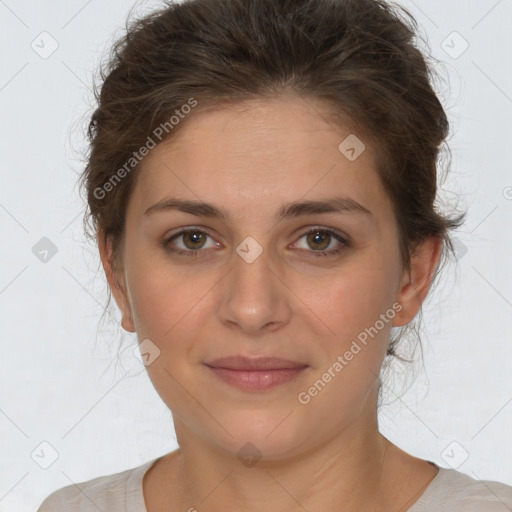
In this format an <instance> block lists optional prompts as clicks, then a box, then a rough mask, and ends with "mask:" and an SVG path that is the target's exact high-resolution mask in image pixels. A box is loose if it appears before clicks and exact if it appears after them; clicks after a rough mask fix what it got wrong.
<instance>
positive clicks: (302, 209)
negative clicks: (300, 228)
mask: <svg viewBox="0 0 512 512" xmlns="http://www.w3.org/2000/svg"><path fill="white" fill-rule="evenodd" d="M171 210H178V211H180V212H184V213H190V214H192V215H196V216H198V217H209V218H217V219H221V220H224V221H228V220H229V218H230V215H229V212H228V211H227V210H226V209H224V208H222V207H218V206H215V205H214V204H211V203H205V202H203V201H193V200H188V199H177V198H174V197H170V198H165V199H162V200H161V201H159V202H158V203H156V204H154V205H153V206H150V207H149V208H148V209H147V210H146V211H145V212H144V215H150V214H152V213H156V212H167V211H171ZM321 213H363V214H366V215H372V212H371V211H370V210H368V209H367V208H365V207H364V206H363V205H362V204H360V203H358V202H357V201H355V200H354V199H350V198H348V197H340V196H337V197H331V198H329V199H324V200H321V201H319V200H317V201H310V200H304V201H295V202H293V203H288V204H285V205H282V206H281V209H280V210H279V211H278V213H277V214H276V216H275V219H274V220H275V222H279V221H281V220H283V219H289V218H294V217H300V216H303V215H311V214H321Z"/></svg>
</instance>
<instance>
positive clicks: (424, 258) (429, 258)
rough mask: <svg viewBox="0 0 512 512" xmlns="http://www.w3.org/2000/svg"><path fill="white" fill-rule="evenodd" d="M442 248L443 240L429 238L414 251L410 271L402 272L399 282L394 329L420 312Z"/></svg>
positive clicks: (406, 322)
mask: <svg viewBox="0 0 512 512" xmlns="http://www.w3.org/2000/svg"><path fill="white" fill-rule="evenodd" d="M442 247H443V240H442V239H441V238H439V237H434V236H431V237H428V238H426V239H425V240H424V241H423V242H421V243H420V244H419V245H418V246H417V247H416V248H415V249H414V251H413V254H412V255H411V265H410V269H409V270H404V272H403V275H402V277H401V280H400V286H399V290H398V297H397V301H398V302H399V303H400V304H401V305H402V309H401V310H400V311H399V312H398V313H397V314H396V316H395V318H394V321H393V326H394V327H402V326H403V325H406V324H408V323H409V322H410V321H411V320H412V319H413V318H414V317H415V316H416V314H417V313H418V311H419V310H420V308H421V305H422V304H423V301H424V300H425V297H426V296H427V293H428V291H429V290H430V286H431V284H432V279H433V278H434V274H435V272H436V270H437V267H438V265H439V261H440V258H441V251H442Z"/></svg>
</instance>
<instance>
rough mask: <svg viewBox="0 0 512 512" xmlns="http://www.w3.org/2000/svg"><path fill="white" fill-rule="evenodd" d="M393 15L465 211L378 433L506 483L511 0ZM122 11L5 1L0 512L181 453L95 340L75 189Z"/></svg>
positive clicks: (123, 5) (511, 279)
mask: <svg viewBox="0 0 512 512" xmlns="http://www.w3.org/2000/svg"><path fill="white" fill-rule="evenodd" d="M401 3H402V4H403V5H405V6H406V7H408V8H410V10H411V12H412V13H413V14H414V15H415V16H416V18H417V20H418V22H419V24H420V27H421V31H422V33H424V34H426V37H427V38H428V41H429V44H430V46H431V49H432V53H433V55H434V56H435V57H436V58H438V59H440V60H442V61H443V62H444V64H443V66H442V68H440V71H441V72H442V73H443V74H444V76H445V77H447V78H448V79H449V84H450V88H451V92H450V94H445V93H442V96H443V101H444V104H445V106H446V108H447V110H448V113H449V116H450V120H451V121H452V133H453V135H452V137H451V139H450V145H451V148H452V151H453V163H452V173H451V178H450V179H449V180H448V182H447V183H446V184H445V188H446V189H447V190H448V191H451V192H452V193H453V194H445V195H444V197H445V198H446V199H448V200H452V201H453V200H456V198H457V196H460V198H461V204H460V205H461V207H463V208H464V207H467V208H468V209H469V215H468V220H467V222H466V224H465V226H463V228H462V229H461V230H460V232H458V233H457V235H456V236H457V239H458V242H457V247H458V252H459V256H460V265H459V266H458V267H455V266H449V267H447V268H446V271H445V274H444V281H443V283H444V284H442V286H439V287H438V289H437V290H436V291H435V293H434V295H433V296H432V299H431V300H430V301H429V303H428V304H427V306H426V307H425V317H424V334H423V341H424V353H425V368H424V369H423V370H422V369H421V367H420V365H419V364H418V365H417V373H419V376H418V378H417V379H416V380H415V381H414V383H413V385H412V386H411V387H410V389H409V391H408V392H407V393H405V394H403V390H405V389H407V385H406V384H407V383H406V384H405V385H404V384H401V383H400V381H395V382H394V381H392V380H391V381H388V382H389V385H390V386H391V387H390V388H389V389H388V388H386V389H387V393H386V396H387V402H388V403H389V402H391V403H390V404H389V405H386V406H384V407H383V408H382V409H381V411H380V422H381V430H382V432H383V433H384V434H385V435H386V436H387V437H388V438H389V439H390V440H391V441H393V442H395V443H396V444H398V445H399V446H400V447H402V448H403V449H404V450H406V451H408V452H410V453H412V454H414V455H416V456H419V457H422V458H425V459H428V460H432V461H434V462H436V463H437V464H439V465H441V466H443V467H450V466H451V467H456V468H457V469H458V470H459V471H462V472H464V473H467V474H469V475H471V476H472V477H473V478H480V479H487V480H498V481H502V482H505V483H508V484H509V485H512V429H511V426H512V378H511V375H512V357H511V356H512V333H511V320H512V273H511V270H510V261H511V258H510V255H511V254H512V230H511V229H510V228H511V224H512V223H511V218H512V172H511V157H510V149H511V145H512V123H511V121H512V72H511V66H510V64H511V55H512V52H511V49H512V31H511V30H510V24H511V21H512V0H501V1H496V0H471V1H469V0H464V1H462V0H460V1H455V0H421V1H420V0H416V1H415V2H412V1H410V0H408V1H405V0H404V1H403V2H401ZM133 5H134V2H132V1H127V0H124V1H121V0H110V1H109V2H100V1H98V0H90V1H88V2H87V1H84V0H68V1H64V0H60V1H53V2H37V1H36V0H25V1H21V0H5V1H2V0H0V20H1V30H0V42H1V48H2V51H1V66H0V106H1V116H0V127H1V132H0V133H1V137H0V145H1V146H0V147H1V153H0V158H1V169H2V185H1V188H0V223H1V232H2V244H1V245H0V247H1V249H0V251H1V262H2V265H1V274H0V307H1V308H2V321H1V322H0V329H1V330H0V336H1V340H2V346H3V354H2V358H1V359H0V361H1V363H0V364H1V375H2V381H3V382H2V386H1V404H0V427H1V433H2V435H1V439H2V443H3V445H2V449H1V458H2V465H1V472H0V474H1V478H0V511H9V512H16V511H22V510H23V511H25V510H35V509H36V507H37V506H38V505H39V504H40V502H41V501H42V500H43V498H44V497H46V496H47V495H48V494H49V493H50V492H52V491H53V490H55V489H57V488H60V487H62V486H65V485H69V484H71V483H72V482H75V483H77V482H81V481H84V480H88V479H90V478H93V477H96V476H100V475H105V474H110V473H114V472H118V471H122V470H125V469H128V468H131V467H134V466H137V465H140V464H142V463H144V462H146V461H148V460H150V459H152V458H155V457H157V456H159V455H161V454H163V453H166V452H168V451H171V450H173V449H174V448H175V447H176V446H177V445H176V440H175V437H174V430H173V426H172V421H171V420H172V418H171V414H170V412H169V411H168V410H167V408H166V406H165V405H164V404H163V402H162V401H161V400H160V398H159V397H158V395H157V394H156V392H155V391H154V389H153V387H152V385H151V383H150V381H149V379H148V378H147V376H146V373H145V370H144V368H143V367H142V366H141V365H140V363H139V362H138V361H137V359H136V358H135V357H134V356H133V355H132V353H131V350H132V349H131V347H134V346H135V343H136V340H135V338H134V337H132V338H130V337H128V338H127V339H126V343H125V345H124V346H125V347H126V348H125V349H124V352H123V358H122V360H123V361H124V363H123V365H124V367H120V366H117V367H116V364H115V363H114V361H115V356H116V347H117V346H118V344H119V336H120V332H121V331H120V330H116V327H115V324H116V322H118V316H117V315H115V318H114V326H113V327H112V328H109V327H108V325H109V324H108V323H107V324H105V325H106V327H105V328H103V329H99V328H98V325H99V320H100V316H101V314H102V312H103V309H104V304H105V302H106V289H105V285H104V278H103V274H102V273H101V272H100V271H99V270H98V269H99V266H98V265H99V260H98V257H97V255H96V250H95V247H94V246H93V245H92V244H90V243H87V242H86V241H85V239H84V236H83V234H82V223H81V215H82V208H83V206H82V203H81V200H80V199H79V197H78V194H77V192H78V189H77V186H76V175H77V173H78V172H79V171H80V170H81V169H82V166H83V163H82V161H80V154H79V151H80V150H82V149H83V147H84V146H83V144H84V139H83V137H82V135H83V127H84V124H85V122H84V119H85V120H86V118H84V114H90V113H91V112H92V94H91V80H92V73H93V71H94V70H95V69H96V67H97V64H98V63H99V59H100V58H101V56H102V54H103V53H104V50H105V49H106V48H107V47H108V45H109V43H110V42H111V41H112V38H113V37H117V36H119V35H121V33H122V29H123V27H124V22H125V19H126V16H127V13H128V11H129V9H130V8H131V7H132V6H133ZM158 5H160V3H159V2H144V3H140V2H139V3H138V4H137V7H136V10H135V12H138V13H141V14H142V13H143V12H146V11H148V10H151V9H152V8H153V7H154V6H158ZM43 31H47V32H48V33H49V34H50V35H51V38H50V37H49V36H46V35H42V36H41V35H40V34H41V32H43ZM454 31H456V32H457V33H458V34H459V35H457V34H453V32H454ZM462 38H463V39H462ZM52 39H54V40H55V41H56V42H57V43H58V48H57V49H56V51H55V52H54V53H53V54H51V55H50V56H48V55H46V54H45V53H44V52H49V51H50V50H51V49H52V46H51V45H52V44H55V43H52ZM464 41H467V43H468V44H469V47H468V48H467V50H466V51H464V53H462V54H460V53H461V52H462V50H463V49H464V47H465V46H464V45H465V43H464ZM31 45H33V47H34V48H35V49H33V47H31ZM36 49H37V51H39V54H38V53H37V52H36ZM40 54H43V57H46V58H42V56H41V55H40ZM459 54H460V55H459ZM42 237H47V238H49V239H50V240H51V242H52V243H53V244H54V245H55V246H56V248H57V253H56V254H55V255H54V256H53V257H50V256H51V253H49V255H48V256H47V259H48V261H46V262H42V261H40V259H38V258H37V257H36V255H35V254H34V253H33V252H32V248H33V247H34V246H35V245H36V243H38V241H39V240H40V239H41V238H42ZM36 252H37V251H36ZM40 256H41V257H42V256H43V254H41V255H40ZM107 319H108V318H107ZM132 336H133V335H132ZM129 344H131V345H129ZM125 374H127V375H125ZM130 375H132V378H129V376H130ZM42 442H45V443H49V445H51V447H53V448H51V447H50V446H49V445H48V444H43V445H41V443H42ZM53 450H55V451H56V452H57V453H58V458H57V459H56V460H55V461H54V462H53V464H51V465H50V466H49V467H48V469H43V468H42V467H40V465H41V464H42V465H48V464H50V462H52V460H53V459H52V456H53V454H54V452H53ZM466 452H467V453H466ZM466 457H467V458H466Z"/></svg>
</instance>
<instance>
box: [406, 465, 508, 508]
mask: <svg viewBox="0 0 512 512" xmlns="http://www.w3.org/2000/svg"><path fill="white" fill-rule="evenodd" d="M475 476H476V475H475ZM511 509H512V487H511V486H509V485H506V484H504V483H500V482H495V481H491V480H481V479H479V478H473V477H472V476H469V475H466V474H465V473H461V472H459V471H456V470H454V469H447V468H441V467H440V468H439V473H438V474H437V476H436V477H435V478H434V480H432V482H431V483H430V485H429V486H428V487H427V489H426V491H425V492H424V493H423V495H422V496H421V498H420V499H419V500H418V501H417V502H416V503H415V504H414V506H413V507H412V508H411V509H409V512H430V511H435V512H444V511H450V512H454V511H457V510H464V511H465V512H506V511H508V510H511Z"/></svg>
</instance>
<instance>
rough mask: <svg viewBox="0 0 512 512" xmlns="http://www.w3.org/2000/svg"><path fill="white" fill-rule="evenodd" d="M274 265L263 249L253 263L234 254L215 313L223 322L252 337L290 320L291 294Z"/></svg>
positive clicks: (267, 252)
mask: <svg viewBox="0 0 512 512" xmlns="http://www.w3.org/2000/svg"><path fill="white" fill-rule="evenodd" d="M275 263H276V262H275V261H271V258H270V254H269V251H268V250H266V249H263V251H262V252H261V254H260V255H259V256H258V257H257V258H256V259H254V260H251V259H250V258H246V259H244V257H242V256H240V255H239V254H238V253H234V254H233V266H232V269H231V271H230V272H229V273H228V275H227V276H226V278H225V279H223V287H222V291H221V292H222V300H221V301H220V305H219V311H218V314H219V317H220V320H221V321H222V323H224V324H225V325H227V326H229V327H231V328H238V329H239V330H241V331H242V332H244V333H245V334H252V335H255V334H258V333H260V332H261V333H263V332H269V331H274V330H277V329H279V328H281V327H282V326H284V325H286V324H287V323H288V322H289V321H290V316H291V311H292V309H291V305H290V302H289V301H290V297H291V296H292V295H293V294H292V293H291V291H290V290H289V289H288V288H287V287H286V284H285V283H284V280H283V278H282V276H280V275H279V274H280V272H279V270H278V269H277V265H276V264H275ZM281 274H282V272H281Z"/></svg>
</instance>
